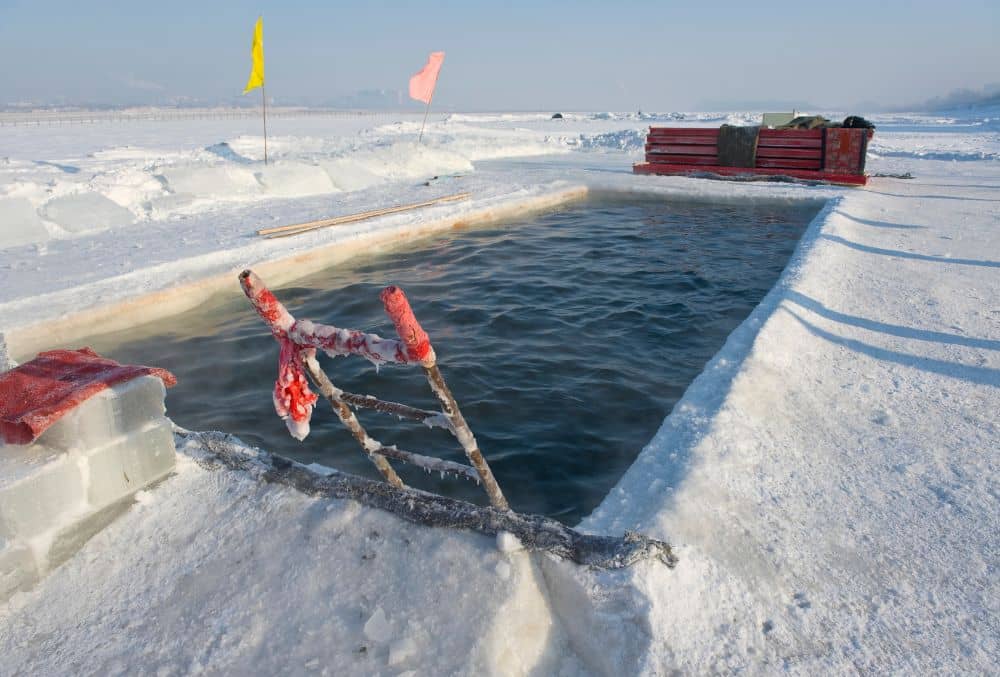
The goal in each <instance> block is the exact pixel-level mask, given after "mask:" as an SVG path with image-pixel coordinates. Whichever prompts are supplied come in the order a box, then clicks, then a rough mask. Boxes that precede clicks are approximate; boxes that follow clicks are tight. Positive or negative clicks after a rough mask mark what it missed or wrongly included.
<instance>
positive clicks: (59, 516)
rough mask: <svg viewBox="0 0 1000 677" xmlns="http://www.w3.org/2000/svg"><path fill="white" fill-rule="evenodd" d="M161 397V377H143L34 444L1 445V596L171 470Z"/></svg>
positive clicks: (63, 555)
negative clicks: (132, 496)
mask: <svg viewBox="0 0 1000 677" xmlns="http://www.w3.org/2000/svg"><path fill="white" fill-rule="evenodd" d="M163 398H164V387H163V382H162V381H161V380H160V379H159V378H157V377H155V376H142V377H139V378H136V379H133V380H131V381H128V382H126V383H121V384H119V385H117V386H114V387H113V388H109V389H107V390H105V391H102V392H101V393H98V394H97V395H95V396H94V397H91V398H89V399H88V400H86V401H85V402H83V403H82V404H81V405H79V406H78V407H76V408H75V409H74V410H73V411H71V412H70V413H69V414H67V415H66V416H64V417H63V418H62V419H60V420H59V421H57V422H56V423H54V424H53V425H52V427H50V428H49V429H48V430H46V431H45V432H44V433H43V434H42V435H41V436H40V437H39V438H38V440H36V441H35V443H34V444H30V445H8V446H5V447H4V448H3V453H0V602H2V601H3V600H4V599H5V598H6V597H8V596H9V595H10V594H11V593H12V592H13V591H15V590H18V589H22V588H23V587H24V586H26V585H31V584H33V582H34V581H35V580H37V578H38V576H39V575H41V574H43V573H44V572H45V571H46V570H47V569H48V568H50V567H51V566H53V565H54V564H56V563H58V562H60V561H63V560H65V559H67V558H69V557H70V556H71V555H72V554H73V553H74V552H76V550H78V549H79V548H80V547H81V546H82V545H83V543H85V542H86V540H87V539H88V538H90V536H92V535H93V534H94V533H96V532H97V531H99V530H100V529H102V528H103V527H104V526H105V525H107V524H108V523H109V522H110V521H111V520H112V519H114V518H115V517H116V516H117V515H118V514H119V513H120V512H121V511H122V510H124V509H125V508H126V507H127V502H126V501H125V500H124V499H126V498H127V497H128V496H130V495H132V494H134V493H135V492H137V491H139V490H140V489H143V488H145V487H147V486H149V485H150V484H152V483H153V482H156V481H157V480H159V479H161V478H162V477H164V476H166V475H167V474H168V473H170V471H171V470H173V468H174V463H175V451H174V437H173V428H172V425H171V423H170V420H169V419H167V418H166V417H165V416H164V415H163V414H164V407H163ZM18 548H20V549H22V550H23V549H24V548H27V550H28V551H30V555H31V556H32V558H33V559H31V560H29V559H26V557H25V556H24V555H23V554H18V553H21V550H18Z"/></svg>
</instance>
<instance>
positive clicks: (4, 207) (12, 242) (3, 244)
mask: <svg viewBox="0 0 1000 677" xmlns="http://www.w3.org/2000/svg"><path fill="white" fill-rule="evenodd" d="M50 237H51V236H50V235H49V231H47V230H45V225H44V224H43V223H42V219H41V218H40V217H39V216H38V212H36V211H35V208H34V207H32V206H31V203H30V202H28V200H26V199H25V198H23V197H12V198H0V249H6V248H8V247H19V246H21V245H26V244H38V243H42V242H46V241H47V240H48V239H49V238H50Z"/></svg>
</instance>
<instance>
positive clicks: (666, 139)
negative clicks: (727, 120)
mask: <svg viewBox="0 0 1000 677" xmlns="http://www.w3.org/2000/svg"><path fill="white" fill-rule="evenodd" d="M718 138H719V137H718V135H715V136H709V135H708V134H698V135H697V136H678V135H677V134H659V135H652V134H650V135H649V136H647V137H646V139H648V140H649V141H650V142H651V143H693V144H706V143H707V144H715V143H716V141H717V140H718Z"/></svg>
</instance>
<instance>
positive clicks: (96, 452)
mask: <svg viewBox="0 0 1000 677" xmlns="http://www.w3.org/2000/svg"><path fill="white" fill-rule="evenodd" d="M84 456H85V457H86V459H87V471H88V476H89V477H88V478H89V481H88V483H87V485H88V486H87V500H88V501H89V502H90V505H91V507H93V508H96V509H101V508H104V507H106V506H108V505H110V504H112V503H114V502H115V501H118V500H120V499H122V498H124V497H126V496H128V495H129V494H132V493H134V492H135V491H137V490H139V489H141V488H143V487H145V486H148V485H149V484H151V483H152V482H155V481H156V480H158V479H160V478H161V477H164V476H165V475H167V474H168V473H169V472H170V471H171V470H173V469H174V463H175V450H174V434H173V430H172V428H171V425H170V421H168V420H167V419H166V418H160V419H159V421H157V422H156V423H153V424H152V425H150V426H148V427H146V428H144V429H141V430H138V431H136V432H133V433H132V434H130V435H127V436H125V437H121V438H119V439H118V440H116V441H114V442H112V443H111V444H108V445H106V446H104V447H101V448H99V449H93V450H87V451H86V452H84Z"/></svg>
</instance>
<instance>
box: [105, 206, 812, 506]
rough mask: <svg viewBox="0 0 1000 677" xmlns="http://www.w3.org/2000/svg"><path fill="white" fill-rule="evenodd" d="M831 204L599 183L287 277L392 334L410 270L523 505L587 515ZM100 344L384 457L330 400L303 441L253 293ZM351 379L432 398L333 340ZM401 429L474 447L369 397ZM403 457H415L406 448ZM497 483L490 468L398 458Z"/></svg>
mask: <svg viewBox="0 0 1000 677" xmlns="http://www.w3.org/2000/svg"><path fill="white" fill-rule="evenodd" d="M816 211H817V207H816V205H815V204H809V205H808V206H803V205H802V204H797V205H795V204H784V203H768V204H766V205H762V204H756V205H740V206H717V205H708V204H701V203H699V204H694V203H688V204H685V203H680V204H679V203H665V202H659V201H633V202H628V203H624V202H591V203H586V204H581V205H578V206H574V207H572V208H569V209H566V210H565V211H561V212H558V213H550V214H546V215H541V216H535V217H531V218H529V219H527V220H524V221H520V222H515V223H509V224H505V225H501V226H490V227H484V228H479V229H471V230H463V231H454V232H451V233H449V234H446V235H442V236H438V237H435V238H433V239H426V240H420V241H417V242H415V243H411V245H410V247H409V249H408V250H407V251H399V252H392V253H385V254H382V255H375V256H367V257H363V258H359V259H353V260H351V261H349V262H347V263H346V264H342V265H340V266H338V267H336V268H334V269H329V270H327V271H324V272H323V273H320V274H317V275H313V276H311V277H310V278H308V279H305V280H302V281H301V282H299V283H298V284H297V285H296V286H293V287H287V288H283V289H281V290H279V292H278V297H279V298H280V299H281V300H282V301H283V302H284V303H285V304H286V305H287V307H288V308H289V309H290V310H291V312H292V313H293V314H294V315H296V316H297V317H299V318H302V319H305V318H308V319H313V320H316V321H320V322H327V323H330V324H336V325H338V326H341V327H349V328H360V329H365V330H368V331H374V332H376V333H379V334H381V335H383V336H394V332H393V329H392V325H391V324H390V323H389V322H388V321H387V320H386V318H385V316H384V314H383V311H382V308H381V305H380V303H379V299H378V293H379V290H380V289H381V288H382V287H383V286H384V285H386V284H390V283H392V284H398V285H400V286H402V287H403V288H404V289H405V291H406V292H407V294H408V296H409V297H410V299H411V303H412V305H413V308H414V311H415V313H416V315H417V318H418V319H419V320H420V321H421V322H422V324H423V326H424V328H425V329H426V330H427V332H428V334H429V335H430V337H431V341H432V343H433V344H434V346H435V349H436V351H437V354H438V359H439V364H440V367H441V370H442V372H443V373H444V376H445V378H446V379H447V380H448V383H449V385H450V386H451V389H452V391H453V392H454V393H455V396H456V397H457V399H458V402H459V404H460V405H461V407H462V411H463V413H464V414H465V417H466V419H467V420H468V421H469V423H470V425H471V426H472V429H473V431H474V432H475V433H476V436H477V438H478V441H479V443H480V447H481V448H482V449H483V451H484V453H485V454H486V456H487V458H488V460H489V461H490V463H491V464H492V467H493V470H494V472H495V474H496V475H497V477H498V479H499V482H500V485H501V487H502V488H503V489H504V491H505V493H506V494H507V497H508V499H509V500H510V503H511V505H512V506H513V507H515V508H516V509H518V510H522V511H528V512H536V513H542V514H546V515H550V516H553V517H556V518H558V519H561V520H563V521H565V522H567V523H576V522H577V521H579V519H580V518H581V517H583V516H584V515H586V514H587V513H589V512H590V511H591V510H592V509H593V508H594V507H596V505H597V504H598V503H599V502H600V500H601V498H602V497H603V496H604V495H605V494H606V493H607V492H608V490H609V489H610V488H611V487H612V486H613V485H614V484H615V482H616V481H617V480H618V478H619V477H620V476H621V475H622V473H623V472H624V471H625V469H626V468H627V467H628V466H629V464H631V462H632V460H633V459H634V458H635V456H636V455H637V454H638V452H639V451H640V450H641V449H642V447H643V445H644V444H645V443H646V442H648V441H649V440H650V439H651V438H652V436H653V434H654V433H655V432H656V430H657V428H658V427H659V425H660V423H661V422H662V421H663V418H664V417H665V416H666V415H667V414H668V413H669V412H670V409H671V407H673V405H674V403H675V402H676V401H677V400H678V399H679V398H680V396H681V394H682V393H683V392H684V389H685V388H686V387H687V385H688V384H689V383H690V382H691V380H692V379H693V378H694V377H695V376H696V375H697V374H698V373H699V372H700V371H701V370H702V368H703V366H704V364H705V362H706V361H708V360H709V359H710V358H711V357H712V355H713V354H715V353H716V352H717V351H718V350H719V348H720V347H721V346H722V344H723V343H724V342H725V339H726V337H727V336H728V335H729V333H730V332H731V331H732V330H733V329H734V328H735V327H736V326H737V325H738V324H739V323H740V322H741V321H742V320H743V319H744V318H745V317H746V316H747V315H748V314H749V312H750V311H751V309H752V308H753V307H754V306H755V305H756V304H757V303H758V302H759V301H760V300H761V298H763V296H764V295H765V294H766V293H767V291H768V290H769V289H770V288H771V287H772V286H773V285H774V283H775V281H776V280H777V278H778V275H779V274H780V272H781V270H782V269H783V268H784V266H785V263H786V261H787V260H788V257H789V256H790V254H791V253H792V251H793V249H794V248H795V245H796V243H797V241H798V239H799V237H800V235H801V234H802V232H803V230H804V227H805V225H806V224H807V223H808V221H809V220H810V219H811V218H812V217H813V216H814V215H815V213H816ZM233 289H234V292H233V295H232V296H231V297H229V298H226V299H220V300H219V302H217V303H215V304H210V305H209V306H206V307H203V308H201V309H199V310H198V311H194V312H191V313H188V314H186V315H183V316H180V317H176V318H172V319H170V320H165V321H162V322H158V323H155V324H151V325H145V326H143V327H141V328H138V329H136V330H135V331H134V332H132V333H131V335H129V336H122V335H118V336H115V337H102V338H98V339H95V340H93V341H91V344H92V345H94V346H95V347H96V348H98V349H99V350H101V351H102V352H106V353H108V354H109V355H111V356H113V357H115V358H117V359H119V360H121V361H131V362H139V363H147V364H156V365H159V366H163V367H166V368H168V369H170V370H171V371H173V372H174V373H175V374H176V375H177V377H178V381H179V383H178V385H177V387H175V388H174V389H173V390H171V391H170V393H169V395H168V398H167V408H168V413H169V415H170V416H171V417H172V418H173V419H174V420H175V421H177V423H178V424H180V425H182V426H184V427H187V428H191V429H195V430H225V431H227V432H231V433H235V434H236V435H238V436H239V437H241V438H242V439H244V440H245V441H247V442H250V443H252V444H255V445H259V446H261V447H264V448H266V449H269V450H271V451H274V452H277V453H280V454H284V455H286V456H290V457H292V458H295V459H298V460H300V461H303V462H307V463H309V462H318V463H322V464H325V465H329V466H333V467H336V468H338V469H341V470H345V471H349V472H354V473H361V474H365V475H369V476H373V477H374V476H375V473H374V471H373V469H372V467H371V466H370V463H369V461H368V460H367V459H365V458H364V457H362V455H361V454H360V452H359V449H358V447H357V446H356V443H355V442H354V440H353V438H352V437H351V436H350V434H349V433H348V432H347V431H346V430H345V429H344V428H342V426H341V424H340V423H339V421H338V420H337V418H336V417H335V416H334V415H333V413H332V412H331V411H329V409H328V408H327V407H326V406H325V403H324V402H323V401H322V400H321V401H320V402H319V404H318V405H317V409H316V411H315V412H314V414H313V426H312V434H311V435H310V436H309V437H308V438H307V439H306V441H305V442H297V441H295V440H294V439H292V438H291V437H289V436H288V434H287V433H286V432H285V427H284V424H283V423H282V422H281V421H280V420H279V419H278V417H277V416H276V415H275V414H274V411H273V408H272V405H271V396H270V390H271V386H272V383H273V380H274V377H275V373H276V369H277V352H278V349H277V344H276V343H275V342H274V340H273V339H272V338H271V337H270V335H269V334H268V332H267V330H266V329H265V327H264V325H263V324H262V323H261V322H260V320H259V319H258V318H257V317H256V315H255V314H254V313H253V312H252V311H251V309H250V307H249V305H248V304H247V302H246V301H245V299H243V297H242V295H241V294H239V287H238V285H237V281H236V279H235V276H234V279H233ZM322 362H323V364H324V366H325V368H326V369H327V372H328V373H329V375H330V377H331V379H332V380H333V382H334V383H335V384H336V385H338V386H339V387H341V388H342V389H344V390H349V391H353V392H358V393H367V394H375V395H379V396H381V397H383V398H384V399H392V400H396V401H400V402H406V403H409V404H414V405H417V406H424V407H428V408H434V403H435V401H434V399H433V397H432V395H431V394H430V391H429V390H428V388H427V385H426V382H425V381H424V379H423V375H422V373H421V372H420V370H419V369H417V368H413V367H398V366H391V365H389V366H384V367H382V369H381V371H380V372H376V370H375V369H374V368H373V367H372V366H370V365H369V364H368V363H367V362H366V361H364V360H362V359H360V358H338V359H336V360H329V359H327V358H323V360H322ZM358 415H359V418H360V419H361V421H362V423H363V424H364V425H365V426H367V427H368V429H369V433H370V434H371V435H372V436H373V437H375V438H376V439H378V440H380V441H382V442H383V443H385V444H393V443H395V444H398V445H399V446H400V448H403V449H408V450H411V451H417V452H421V453H430V454H435V455H441V456H444V457H446V458H449V459H452V460H457V461H464V457H463V456H462V454H461V450H460V448H459V446H458V444H457V442H455V441H454V440H453V439H452V438H451V436H450V435H449V434H448V433H447V432H445V431H442V430H438V429H435V430H428V429H427V428H425V427H423V426H421V425H419V424H414V423H407V422H399V421H397V420H396V419H394V418H390V417H387V416H384V415H381V414H377V413H373V412H367V411H361V412H359V414H358ZM397 465H398V464H397ZM401 474H402V475H403V478H404V480H407V481H412V482H413V484H415V485H416V486H419V487H422V488H426V489H430V490H434V491H438V492H441V493H445V494H449V495H453V496H459V497H462V498H466V499H469V500H475V501H477V502H483V501H482V498H481V490H480V489H479V488H478V487H476V486H475V485H474V484H471V483H469V482H464V481H461V480H455V479H445V480H441V479H440V478H439V477H438V476H437V475H433V476H430V475H427V474H425V473H424V472H422V471H419V470H416V471H414V470H408V469H407V468H405V467H404V468H402V469H401Z"/></svg>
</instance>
